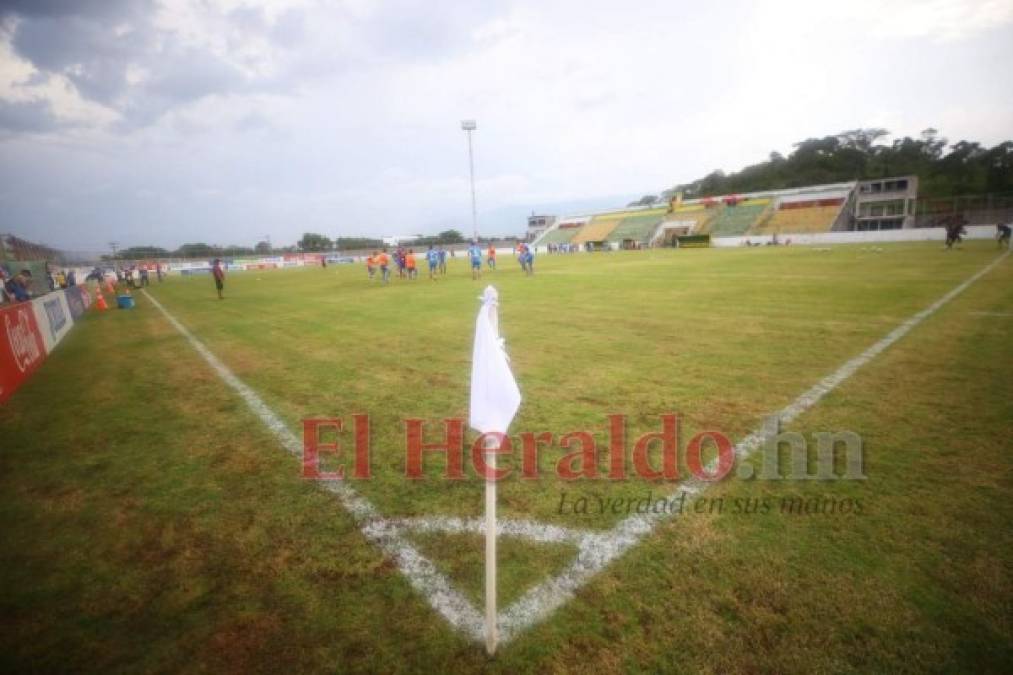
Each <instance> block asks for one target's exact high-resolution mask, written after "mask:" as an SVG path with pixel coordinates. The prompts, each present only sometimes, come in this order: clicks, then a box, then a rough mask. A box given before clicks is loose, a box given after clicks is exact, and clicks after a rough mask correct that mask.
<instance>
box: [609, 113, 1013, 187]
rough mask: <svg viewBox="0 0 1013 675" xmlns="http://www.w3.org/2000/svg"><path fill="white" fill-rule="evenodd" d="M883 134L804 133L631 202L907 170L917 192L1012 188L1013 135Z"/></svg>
mask: <svg viewBox="0 0 1013 675" xmlns="http://www.w3.org/2000/svg"><path fill="white" fill-rule="evenodd" d="M889 135H890V133H889V132H888V131H887V130H886V129H879V128H871V129H853V130H850V131H843V132H841V133H839V134H834V135H831V136H824V137H823V138H809V139H806V140H804V141H800V142H798V143H795V144H794V145H793V147H794V150H792V152H791V153H790V154H789V155H788V156H787V157H785V156H784V155H782V154H781V153H779V152H771V153H770V156H769V157H768V158H767V160H766V161H763V162H760V163H758V164H753V165H750V166H747V167H745V168H744V169H742V170H741V171H735V172H732V173H727V174H726V173H725V172H723V171H721V170H716V171H712V172H711V173H709V174H707V175H706V176H704V177H702V178H698V179H697V180H694V181H692V182H689V183H681V184H678V185H674V186H672V187H671V188H669V189H667V190H665V191H663V192H662V193H661V194H660V195H644V196H643V197H641V198H640V199H638V200H635V201H633V202H631V203H630V204H629V205H630V206H648V205H651V204H654V203H656V202H665V201H667V200H668V199H670V198H671V197H672V196H673V195H675V194H677V193H678V192H680V191H681V192H682V193H683V196H684V197H686V198H687V199H691V198H696V197H711V196H715V195H722V194H732V193H737V192H757V191H760V190H779V189H785V188H796V187H804V186H806V185H819V184H821V183H838V182H844V181H851V180H862V179H875V178H886V177H889V176H903V175H909V174H914V175H917V176H918V180H919V183H918V196H919V197H923V198H930V199H931V198H944V197H954V196H961V195H982V194H988V193H993V194H1004V193H1013V141H1004V142H1002V143H998V144H997V145H995V146H993V147H991V148H989V147H985V146H983V145H981V144H980V143H977V142H974V141H964V140H962V141H958V142H956V143H950V142H949V141H948V140H947V139H946V138H944V137H942V136H940V135H939V132H938V131H937V130H936V129H926V130H924V131H923V132H921V134H920V135H919V136H918V137H917V138H911V137H910V136H905V137H904V138H898V139H895V140H894V141H893V142H892V143H889V144H886V143H880V142H879V141H881V140H882V139H883V138H884V137H886V136H889Z"/></svg>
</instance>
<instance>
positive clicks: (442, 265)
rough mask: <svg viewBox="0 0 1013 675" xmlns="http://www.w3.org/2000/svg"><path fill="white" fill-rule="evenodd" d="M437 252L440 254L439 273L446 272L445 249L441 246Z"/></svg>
mask: <svg viewBox="0 0 1013 675" xmlns="http://www.w3.org/2000/svg"><path fill="white" fill-rule="evenodd" d="M437 253H438V254H439V256H440V274H446V273H447V250H446V249H445V248H443V247H442V246H441V247H440V250H438V251H437Z"/></svg>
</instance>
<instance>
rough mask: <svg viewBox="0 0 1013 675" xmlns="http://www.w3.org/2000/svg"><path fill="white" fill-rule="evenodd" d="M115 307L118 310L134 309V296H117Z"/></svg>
mask: <svg viewBox="0 0 1013 675" xmlns="http://www.w3.org/2000/svg"><path fill="white" fill-rule="evenodd" d="M116 306H117V307H119V308H120V309H133V308H134V296H132V295H117V296H116Z"/></svg>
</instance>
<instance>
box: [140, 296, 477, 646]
mask: <svg viewBox="0 0 1013 675" xmlns="http://www.w3.org/2000/svg"><path fill="white" fill-rule="evenodd" d="M141 292H142V293H144V295H145V296H146V297H147V298H148V300H150V301H151V304H153V305H154V306H155V307H156V308H157V309H158V310H159V311H160V312H161V313H162V314H163V315H164V316H165V318H166V319H168V320H169V323H170V324H172V326H173V327H174V328H175V329H176V330H177V331H179V333H180V334H181V335H182V336H183V337H185V338H186V339H187V340H188V341H189V342H190V344H191V345H192V346H193V348H194V349H196V350H197V353H198V354H200V355H201V356H203V357H204V360H205V361H207V362H208V365H210V366H211V368H213V369H214V371H215V372H216V373H218V376H219V377H221V378H222V380H224V381H225V383H226V384H227V385H229V386H230V387H231V388H232V389H233V390H234V391H235V392H236V393H237V394H239V395H240V396H241V397H242V399H243V400H244V401H246V405H247V407H249V409H250V410H251V411H252V412H253V414H254V415H256V416H257V417H259V418H260V421H262V422H263V423H264V425H265V426H266V427H267V428H268V429H270V430H271V432H272V433H273V434H274V435H275V437H277V439H278V440H279V441H281V444H282V445H283V446H284V447H285V449H286V450H288V451H289V452H290V453H291V454H292V455H295V456H296V457H301V456H302V441H300V440H299V439H298V438H297V437H296V435H295V434H293V433H292V431H291V430H289V428H288V427H287V426H286V425H285V423H284V422H283V421H282V420H281V418H280V417H278V416H277V415H276V414H275V413H274V411H273V410H271V409H270V408H269V407H268V406H267V404H266V403H264V400H263V399H262V398H260V396H258V395H257V393H256V392H255V391H253V390H252V389H250V388H249V387H248V386H247V385H246V384H245V383H243V381H242V380H240V379H239V378H238V377H236V376H235V375H234V374H233V373H232V371H231V370H229V369H228V367H227V366H226V365H225V364H224V363H222V362H221V361H220V360H218V357H217V356H215V355H214V354H212V353H211V351H210V350H209V349H208V348H207V347H205V346H204V344H203V343H202V342H201V341H200V340H198V339H197V338H196V337H194V336H193V334H192V333H191V332H190V331H189V330H187V329H186V327H185V326H184V325H183V324H181V323H180V322H179V321H177V320H176V318H175V317H174V316H172V315H171V314H169V312H168V310H166V309H165V307H163V306H162V304H161V303H160V302H158V300H155V298H153V297H152V296H151V295H150V294H149V293H148V292H147V291H146V290H143V289H142V291H141ZM319 484H320V485H321V487H323V488H324V489H325V490H328V491H330V492H332V493H334V494H335V495H336V496H337V497H338V500H340V501H341V505H342V506H344V507H345V510H346V511H348V512H349V513H350V514H351V515H352V517H353V518H354V519H355V521H356V523H357V524H358V525H359V527H360V528H361V530H362V533H363V534H364V535H366V538H367V539H368V540H369V541H371V542H373V544H375V545H376V546H377V547H379V548H380V550H381V551H383V553H385V554H386V555H387V556H388V557H389V558H390V559H392V560H393V561H394V562H395V563H396V564H397V566H398V569H400V570H401V573H402V574H404V575H405V577H407V579H408V581H409V582H410V583H411V585H412V587H413V588H415V590H417V591H418V592H419V593H420V594H422V596H423V597H424V598H425V599H426V600H427V601H429V604H430V605H432V607H433V609H435V610H436V611H437V612H439V613H440V614H442V615H443V616H444V618H446V620H447V621H449V622H450V624H451V625H452V626H454V627H455V628H457V629H458V630H460V631H462V632H464V633H465V634H466V635H468V636H470V637H471V638H472V639H473V640H482V639H484V635H483V621H484V619H483V617H482V615H481V614H480V613H479V611H478V610H477V609H475V607H474V605H472V604H471V602H470V601H468V599H467V598H465V597H464V595H462V594H461V593H460V592H459V591H457V590H456V589H455V588H454V587H453V586H452V585H451V583H450V580H449V579H447V577H446V576H444V575H443V574H441V573H440V572H439V571H437V569H436V567H435V566H434V565H433V563H432V562H431V561H430V560H429V559H427V558H426V557H425V556H423V555H422V554H421V553H419V551H418V549H416V548H415V547H414V546H412V545H411V543H409V542H408V541H407V540H406V539H405V538H404V535H403V532H402V529H401V528H400V527H398V526H397V525H396V524H392V523H390V522H388V521H386V520H384V519H383V518H382V516H381V514H380V513H379V511H377V510H376V508H375V507H374V506H373V505H372V504H371V503H370V502H369V500H367V499H366V498H365V497H363V496H362V495H360V494H359V493H358V492H356V491H355V489H353V488H352V486H351V485H350V484H348V483H346V482H344V481H319Z"/></svg>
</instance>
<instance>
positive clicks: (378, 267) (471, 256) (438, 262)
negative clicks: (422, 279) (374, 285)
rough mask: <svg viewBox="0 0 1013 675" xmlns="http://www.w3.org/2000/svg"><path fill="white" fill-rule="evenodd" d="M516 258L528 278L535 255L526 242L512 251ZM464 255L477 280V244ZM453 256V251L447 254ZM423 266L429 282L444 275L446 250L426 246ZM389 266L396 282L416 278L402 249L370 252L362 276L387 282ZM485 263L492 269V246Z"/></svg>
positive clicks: (412, 260) (411, 257) (411, 258)
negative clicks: (398, 279) (394, 271)
mask: <svg viewBox="0 0 1013 675" xmlns="http://www.w3.org/2000/svg"><path fill="white" fill-rule="evenodd" d="M514 252H515V253H516V255H517V261H518V262H519V263H520V264H521V269H522V270H524V273H525V274H527V275H528V276H531V275H532V274H534V273H535V252H534V250H533V249H532V248H531V247H530V246H529V245H528V244H526V243H523V242H522V243H520V244H518V245H517V248H516V249H514ZM466 254H467V256H468V260H469V262H470V263H471V278H472V279H478V278H480V277H481V276H482V262H483V260H482V249H481V247H479V245H478V242H476V241H473V242H471V246H469V247H468V249H467V251H466ZM450 255H453V252H451V253H450ZM424 257H425V261H426V266H427V267H428V268H429V279H430V280H432V281H435V280H436V279H437V277H438V276H442V275H445V274H446V273H447V251H446V249H444V248H443V247H442V246H441V247H439V248H435V247H434V246H433V245H432V244H430V245H429V250H427V251H426V252H425V256H424ZM392 263H393V265H394V266H397V275H398V278H400V279H417V278H418V276H419V270H418V261H417V259H416V257H415V250H414V249H411V248H409V249H405V248H402V247H400V246H399V247H398V248H397V250H396V251H394V253H393V254H390V253H387V251H386V250H382V251H373V255H371V256H368V257H367V258H366V273H367V274H368V276H369V279H370V280H373V279H375V278H376V276H377V272H379V276H380V283H382V284H388V283H390V276H391V267H392ZM485 264H486V265H487V266H488V268H489V270H490V271H495V270H496V247H494V246H493V245H492V244H490V245H489V248H488V250H487V251H486V257H485Z"/></svg>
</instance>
